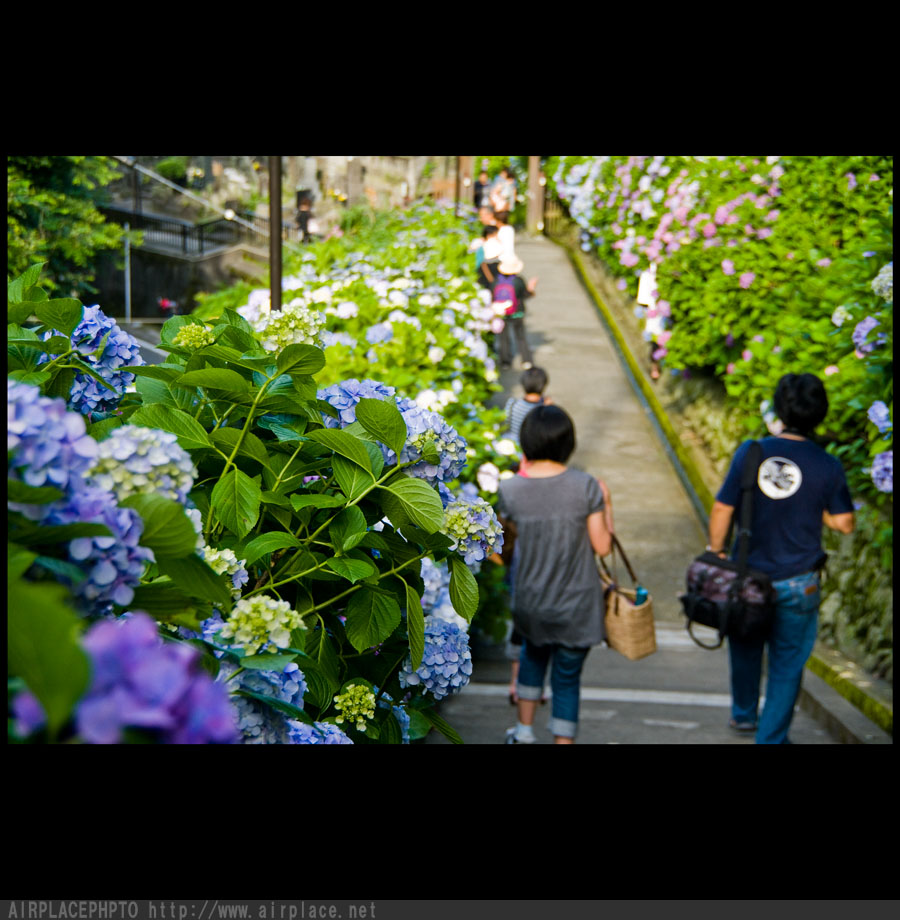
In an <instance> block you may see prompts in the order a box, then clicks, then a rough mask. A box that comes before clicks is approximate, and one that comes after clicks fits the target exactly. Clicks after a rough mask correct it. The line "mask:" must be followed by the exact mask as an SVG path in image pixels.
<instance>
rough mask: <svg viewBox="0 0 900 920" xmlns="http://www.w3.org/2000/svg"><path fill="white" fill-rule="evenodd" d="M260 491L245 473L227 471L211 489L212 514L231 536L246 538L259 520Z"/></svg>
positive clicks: (256, 484) (234, 470)
mask: <svg viewBox="0 0 900 920" xmlns="http://www.w3.org/2000/svg"><path fill="white" fill-rule="evenodd" d="M261 491H262V490H261V489H260V487H259V484H258V483H257V482H255V481H254V480H253V479H251V478H250V477H249V476H248V475H247V474H246V473H244V472H242V471H241V470H236V469H233V470H229V471H228V472H227V473H226V474H225V475H224V476H223V477H222V478H221V479H220V480H219V481H218V482H217V483H216V484H215V486H214V487H213V490H212V509H213V514H214V515H215V517H216V519H217V520H218V521H220V522H221V523H222V524H224V525H225V527H227V528H228V530H230V531H231V532H232V533H233V534H235V535H236V536H238V537H240V538H243V537H246V536H247V534H248V533H250V531H251V530H253V528H254V527H255V526H256V522H257V520H258V519H259V504H260V501H261Z"/></svg>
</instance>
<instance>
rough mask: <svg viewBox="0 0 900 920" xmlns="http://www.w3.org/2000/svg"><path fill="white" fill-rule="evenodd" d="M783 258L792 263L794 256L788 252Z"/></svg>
mask: <svg viewBox="0 0 900 920" xmlns="http://www.w3.org/2000/svg"><path fill="white" fill-rule="evenodd" d="M785 258H786V259H788V260H790V261H793V260H794V254H793V253H792V252H789V253H788V254H787V255H786V256H785Z"/></svg>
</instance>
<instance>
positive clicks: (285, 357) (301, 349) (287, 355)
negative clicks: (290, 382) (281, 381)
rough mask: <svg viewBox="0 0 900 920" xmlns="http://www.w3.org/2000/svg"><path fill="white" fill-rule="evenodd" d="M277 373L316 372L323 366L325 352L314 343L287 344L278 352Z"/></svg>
mask: <svg viewBox="0 0 900 920" xmlns="http://www.w3.org/2000/svg"><path fill="white" fill-rule="evenodd" d="M277 367H278V373H279V374H285V373H287V372H288V371H290V372H291V373H292V374H316V373H318V372H319V371H320V370H322V368H323V367H325V352H324V351H322V349H321V348H316V347H315V345H288V346H287V347H286V348H283V349H282V350H281V351H280V352H279V353H278V363H277Z"/></svg>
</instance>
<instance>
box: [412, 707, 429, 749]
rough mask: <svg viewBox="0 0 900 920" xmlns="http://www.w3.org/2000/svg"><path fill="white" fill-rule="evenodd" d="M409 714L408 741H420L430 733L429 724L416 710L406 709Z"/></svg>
mask: <svg viewBox="0 0 900 920" xmlns="http://www.w3.org/2000/svg"><path fill="white" fill-rule="evenodd" d="M406 711H407V712H408V713H409V740H410V741H420V740H421V739H422V738H424V737H425V736H426V735H427V734H428V733H429V732H430V731H431V722H429V721H428V719H426V718H425V716H423V715H422V713H421V711H420V710H418V709H411V708H407V710H406Z"/></svg>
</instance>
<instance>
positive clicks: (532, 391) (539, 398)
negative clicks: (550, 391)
mask: <svg viewBox="0 0 900 920" xmlns="http://www.w3.org/2000/svg"><path fill="white" fill-rule="evenodd" d="M547 382H548V377H547V372H546V371H545V370H544V369H543V368H542V367H529V368H526V369H525V370H524V371H522V376H521V377H520V378H519V383H520V384H521V385H522V389H523V390H524V391H525V395H524V396H522V397H515V396H511V397H510V398H509V399H508V400H507V401H506V427H507V430H508V431H509V436H510V437H511V438H512V439H513V441H515V442H516V444H518V443H519V429H520V428H521V427H522V420H523V419H524V418H525V416H526V415H527V414H528V413H529V412H530V411H531V410H532V409H533V408H534V407H535V406H549V405H550V404H551V403H552V402H553V400H552V399H550V397H549V396H544V390H545V389H546V388H547Z"/></svg>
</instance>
